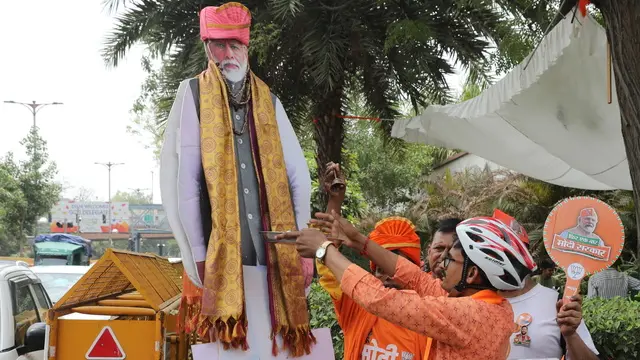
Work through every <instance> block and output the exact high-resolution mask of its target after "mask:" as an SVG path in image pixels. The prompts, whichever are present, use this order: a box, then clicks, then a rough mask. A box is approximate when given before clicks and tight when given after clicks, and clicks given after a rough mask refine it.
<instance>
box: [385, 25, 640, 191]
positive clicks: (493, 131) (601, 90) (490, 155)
mask: <svg viewBox="0 0 640 360" xmlns="http://www.w3.org/2000/svg"><path fill="white" fill-rule="evenodd" d="M606 46H607V39H606V34H605V30H604V29H603V28H602V27H601V26H600V25H599V24H598V23H597V22H596V21H595V20H594V19H593V18H591V17H586V18H582V17H581V16H579V15H578V16H577V17H576V18H575V19H574V21H573V23H572V18H571V16H568V17H567V18H566V19H564V20H563V21H561V22H560V23H559V24H558V25H557V26H556V27H555V28H554V29H553V30H552V31H551V32H550V33H549V34H548V35H547V36H546V37H545V38H544V40H543V41H542V43H541V44H540V47H539V48H538V50H537V51H536V52H535V53H533V55H532V59H531V62H530V63H529V65H528V67H527V68H526V69H524V65H525V64H526V60H525V61H524V62H523V63H522V64H519V65H518V66H516V67H515V68H514V69H513V70H512V71H511V72H509V73H508V74H507V75H506V76H505V77H504V78H503V79H502V80H500V81H499V82H497V83H496V84H494V85H493V86H491V87H490V88H488V89H487V90H486V91H484V92H483V93H482V94H481V95H479V96H477V97H476V98H473V99H471V100H468V101H465V102H463V103H460V104H455V105H447V106H430V107H429V108H427V110H426V111H425V112H424V113H423V114H421V115H420V116H417V117H414V118H412V119H407V120H399V121H396V123H395V124H394V126H393V130H392V136H394V137H397V138H401V139H404V140H405V141H408V142H414V143H427V144H432V145H437V146H443V147H447V148H452V149H463V150H465V151H468V152H470V153H473V154H475V155H478V156H480V157H483V158H485V159H487V160H490V161H492V162H495V163H496V164H498V165H501V166H503V167H505V168H508V169H511V170H514V171H517V172H519V173H522V174H525V175H528V176H531V177H533V178H536V179H540V180H543V181H546V182H549V183H553V184H557V185H562V186H568V187H574V188H581V189H593V190H609V189H627V190H631V189H632V187H631V176H630V174H629V167H628V164H627V157H626V153H625V148H624V143H623V140H622V133H621V124H620V110H619V107H618V99H617V97H616V92H615V83H614V80H613V79H612V85H611V86H612V100H613V101H612V103H611V104H608V103H607V66H606V57H607V50H606Z"/></svg>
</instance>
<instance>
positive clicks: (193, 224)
mask: <svg viewBox="0 0 640 360" xmlns="http://www.w3.org/2000/svg"><path fill="white" fill-rule="evenodd" d="M275 112H276V120H277V122H278V131H279V134H280V140H281V143H282V144H283V152H284V162H285V166H286V169H287V176H288V178H289V184H290V188H291V196H292V199H293V207H294V210H295V215H296V220H297V225H298V228H299V229H302V228H305V227H306V224H307V222H308V221H309V219H310V216H311V176H310V174H309V168H308V166H307V162H306V159H305V157H304V153H303V151H302V148H301V147H300V143H299V142H298V139H297V137H296V134H295V132H294V131H293V127H292V126H291V123H290V122H289V118H288V117H287V114H286V112H285V110H284V107H283V106H282V104H281V103H280V100H277V99H276V104H275ZM201 169H202V160H201V154H200V123H199V120H198V116H197V110H196V106H195V101H194V96H193V94H192V93H191V88H190V87H189V80H185V81H183V82H182V83H181V84H180V87H179V88H178V93H177V95H176V99H175V102H174V103H173V106H172V108H171V112H170V114H169V118H168V120H167V128H166V130H165V139H164V143H163V146H162V151H161V153H160V190H161V195H162V203H163V205H164V207H165V211H166V213H167V219H168V220H169V225H170V226H171V230H172V231H173V234H174V236H175V238H176V240H177V242H178V245H179V247H180V252H181V253H182V260H183V264H184V268H185V270H186V272H187V274H188V275H189V278H190V279H191V281H193V283H194V284H196V285H198V286H200V287H202V282H201V281H200V278H199V276H198V274H197V270H196V265H195V263H196V262H201V261H204V260H205V258H206V243H205V241H208V239H205V238H204V234H203V233H202V217H201V214H200V181H201V180H200V172H201Z"/></svg>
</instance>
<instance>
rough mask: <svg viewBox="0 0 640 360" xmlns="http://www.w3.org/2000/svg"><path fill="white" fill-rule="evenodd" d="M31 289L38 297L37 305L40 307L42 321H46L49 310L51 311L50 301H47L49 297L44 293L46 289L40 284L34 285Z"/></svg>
mask: <svg viewBox="0 0 640 360" xmlns="http://www.w3.org/2000/svg"><path fill="white" fill-rule="evenodd" d="M31 289H32V290H33V294H34V295H35V296H36V302H37V304H36V305H37V307H38V314H40V319H46V315H47V310H49V300H48V299H47V295H46V294H45V293H44V288H43V287H42V285H40V284H32V285H31Z"/></svg>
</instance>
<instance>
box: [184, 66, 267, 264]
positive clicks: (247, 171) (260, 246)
mask: <svg viewBox="0 0 640 360" xmlns="http://www.w3.org/2000/svg"><path fill="white" fill-rule="evenodd" d="M189 86H190V87H191V91H192V93H193V94H194V100H195V105H196V110H197V114H198V119H199V118H200V99H199V98H200V96H199V95H200V92H199V84H198V79H197V78H195V79H191V80H190V81H189ZM271 100H272V102H273V104H274V106H275V104H276V97H275V95H273V94H271ZM230 110H231V118H232V119H233V124H234V127H235V129H238V130H240V129H242V124H243V122H244V118H245V114H246V112H247V111H248V109H247V105H245V106H242V107H240V108H239V109H238V110H235V109H234V107H233V106H231V108H230ZM249 115H250V114H249ZM247 121H253V119H251V118H249V119H247ZM249 134H250V131H249V126H247V128H246V130H245V131H244V132H243V133H242V135H236V134H233V136H234V147H235V152H236V168H237V169H238V196H239V200H240V201H239V210H240V212H239V213H240V236H241V245H240V250H241V252H242V264H243V265H257V264H260V265H266V261H267V260H266V249H265V246H264V242H263V240H262V237H261V236H260V231H261V230H262V219H261V214H262V212H261V209H260V196H259V185H258V174H257V171H256V167H255V161H254V158H253V151H252V149H251V137H250V135H249ZM200 180H201V181H200V211H201V215H202V220H203V235H204V237H205V244H206V245H207V247H208V245H209V244H208V242H209V238H210V235H211V226H212V225H211V204H210V202H209V193H208V191H207V183H206V180H205V177H204V170H201V172H200Z"/></svg>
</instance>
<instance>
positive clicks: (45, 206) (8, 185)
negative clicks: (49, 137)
mask: <svg viewBox="0 0 640 360" xmlns="http://www.w3.org/2000/svg"><path fill="white" fill-rule="evenodd" d="M20 144H21V145H23V146H24V148H25V153H26V154H27V160H24V161H20V162H16V161H15V160H14V157H13V154H12V153H9V154H7V155H6V156H5V157H4V158H3V159H2V162H1V163H0V181H1V182H2V183H0V186H1V187H2V190H0V192H1V193H3V195H0V201H1V202H0V209H2V210H0V212H4V215H3V216H2V217H1V218H0V219H1V221H2V222H3V228H4V229H5V231H6V233H5V234H6V236H7V239H8V241H9V244H17V245H18V246H19V250H20V251H22V250H23V249H22V247H23V245H24V242H25V236H26V235H27V234H31V235H34V236H35V235H37V234H35V232H36V229H37V223H36V221H37V220H38V219H39V218H40V217H42V216H43V215H44V214H47V212H48V211H49V210H50V209H51V207H52V206H53V205H54V204H55V202H56V201H57V200H58V199H59V197H60V191H61V186H60V184H59V183H57V182H56V181H55V180H54V178H55V175H56V174H57V168H56V164H55V163H54V162H50V161H49V155H48V151H47V143H46V141H44V140H43V139H42V138H41V137H40V135H39V134H38V128H37V127H33V128H31V130H30V131H29V134H28V135H27V137H25V138H24V139H23V140H22V141H21V142H20ZM9 248H11V246H9Z"/></svg>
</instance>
